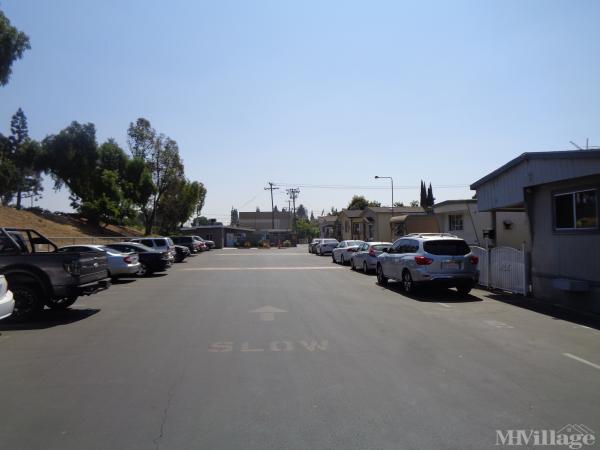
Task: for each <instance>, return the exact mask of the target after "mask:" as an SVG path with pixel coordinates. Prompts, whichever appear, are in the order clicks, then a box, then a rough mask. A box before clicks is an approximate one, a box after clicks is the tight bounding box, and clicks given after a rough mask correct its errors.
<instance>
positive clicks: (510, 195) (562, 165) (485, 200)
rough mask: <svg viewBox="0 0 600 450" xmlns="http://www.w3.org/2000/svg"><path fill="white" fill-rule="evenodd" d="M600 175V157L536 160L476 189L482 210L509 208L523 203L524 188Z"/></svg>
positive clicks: (526, 161) (521, 164)
mask: <svg viewBox="0 0 600 450" xmlns="http://www.w3.org/2000/svg"><path fill="white" fill-rule="evenodd" d="M594 174H600V158H583V159H580V158H578V159H569V158H564V159H533V160H524V161H522V162H521V163H519V164H518V165H517V166H515V167H513V168H511V169H509V170H508V171H506V172H503V173H501V174H499V175H498V176H497V177H495V178H493V179H491V180H489V181H488V182H486V183H483V184H482V185H481V186H480V187H479V188H478V189H477V207H478V208H479V210H480V211H490V210H492V209H495V208H506V207H510V206H514V205H517V204H520V203H522V202H523V189H524V188H525V187H527V186H536V185H540V184H545V183H552V182H556V181H562V180H568V179H570V178H578V177H583V176H587V175H594Z"/></svg>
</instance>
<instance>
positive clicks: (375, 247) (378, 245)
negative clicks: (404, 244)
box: [372, 244, 390, 251]
mask: <svg viewBox="0 0 600 450" xmlns="http://www.w3.org/2000/svg"><path fill="white" fill-rule="evenodd" d="M372 247H373V249H374V250H378V251H382V250H383V249H384V248H389V247H390V245H389V244H377V245H373V246H372Z"/></svg>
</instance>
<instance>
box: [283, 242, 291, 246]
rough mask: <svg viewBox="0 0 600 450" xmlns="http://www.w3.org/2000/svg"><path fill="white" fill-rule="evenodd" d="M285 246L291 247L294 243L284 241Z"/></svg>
mask: <svg viewBox="0 0 600 450" xmlns="http://www.w3.org/2000/svg"><path fill="white" fill-rule="evenodd" d="M283 246H284V247H291V246H292V243H291V242H290V241H283Z"/></svg>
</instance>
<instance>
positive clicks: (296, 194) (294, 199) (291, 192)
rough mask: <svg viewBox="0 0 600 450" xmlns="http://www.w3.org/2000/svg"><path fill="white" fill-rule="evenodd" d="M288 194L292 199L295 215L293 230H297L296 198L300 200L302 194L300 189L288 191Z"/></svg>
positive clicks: (293, 217)
mask: <svg viewBox="0 0 600 450" xmlns="http://www.w3.org/2000/svg"><path fill="white" fill-rule="evenodd" d="M286 192H287V194H288V195H289V196H290V199H291V200H292V207H293V208H294V213H293V216H292V226H293V230H294V231H295V230H296V198H298V194H300V189H298V188H293V189H286Z"/></svg>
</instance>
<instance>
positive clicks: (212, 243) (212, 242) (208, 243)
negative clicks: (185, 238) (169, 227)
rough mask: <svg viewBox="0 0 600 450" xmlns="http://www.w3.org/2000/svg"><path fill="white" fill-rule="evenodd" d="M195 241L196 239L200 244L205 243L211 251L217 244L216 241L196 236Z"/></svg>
mask: <svg viewBox="0 0 600 450" xmlns="http://www.w3.org/2000/svg"><path fill="white" fill-rule="evenodd" d="M194 239H196V240H198V241H200V242H203V243H204V245H206V249H207V250H211V249H213V248H215V242H214V241H211V240H208V239H204V238H201V237H200V236H194Z"/></svg>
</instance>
